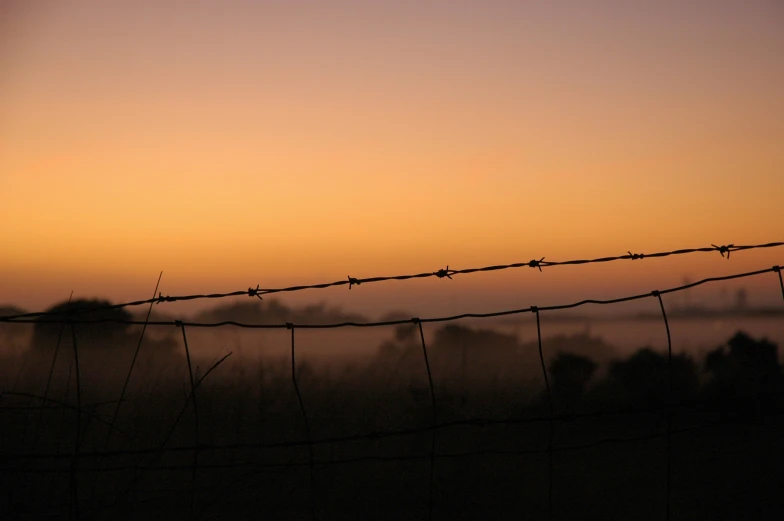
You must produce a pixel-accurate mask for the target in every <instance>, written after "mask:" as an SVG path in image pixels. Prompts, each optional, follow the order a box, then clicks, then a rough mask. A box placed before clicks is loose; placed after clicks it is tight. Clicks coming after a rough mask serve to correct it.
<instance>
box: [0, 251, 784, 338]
mask: <svg viewBox="0 0 784 521" xmlns="http://www.w3.org/2000/svg"><path fill="white" fill-rule="evenodd" d="M764 273H778V274H779V276H781V267H780V266H778V265H776V266H773V267H771V268H766V269H762V270H756V271H749V272H745V273H737V274H734V275H724V276H720V277H707V278H704V279H701V280H698V281H696V282H691V283H688V284H683V285H681V286H675V287H672V288H668V289H663V290H655V291H653V292H647V293H638V294H636V295H630V296H627V297H619V298H614V299H585V300H580V301H578V302H573V303H571V304H559V305H552V306H528V307H524V308H517V309H508V310H503V311H495V312H490V313H461V314H459V315H450V316H442V317H431V318H419V317H414V318H410V319H395V320H380V321H370V322H353V321H346V322H333V323H326V324H294V323H291V322H285V323H279V324H253V323H246V322H237V321H234V320H223V321H219V322H194V321H186V320H176V319H175V320H148V321H145V320H133V319H130V320H124V319H113V318H101V319H69V318H57V319H42V318H30V317H23V318H14V317H0V323H2V322H6V323H12V324H14V323H15V324H26V323H32V324H62V323H67V324H124V325H139V326H144V325H146V326H177V327H181V326H187V327H199V328H217V327H238V328H245V329H290V328H291V327H296V328H298V329H338V328H344V327H357V328H365V327H384V326H399V325H404V324H412V323H414V324H415V323H416V322H418V321H419V322H423V323H435V322H451V321H455V320H461V319H466V318H478V319H482V318H496V317H503V316H508V315H519V314H523V313H534V312H535V311H536V310H538V311H558V310H565V309H574V308H578V307H582V306H585V305H588V304H595V305H610V304H620V303H623V302H631V301H635V300H641V299H645V298H657V297H658V295H657V293H658V294H661V295H665V294H669V293H677V292H680V291H685V290H687V289H691V288H695V287H697V286H701V285H703V284H708V283H711V282H721V281H726V280H734V279H741V278H746V277H754V276H757V275H762V274H764ZM782 296H784V283H783V284H782ZM147 303H148V304H149V301H147Z"/></svg>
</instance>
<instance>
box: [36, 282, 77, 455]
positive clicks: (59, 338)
mask: <svg viewBox="0 0 784 521" xmlns="http://www.w3.org/2000/svg"><path fill="white" fill-rule="evenodd" d="M72 298H73V291H72V292H71V295H70V296H69V297H68V302H69V303H70V302H71V299H72ZM65 326H66V324H65V322H63V324H62V325H61V326H60V332H59V333H58V334H57V345H55V347H54V355H53V356H52V365H51V366H50V367H49V376H48V377H47V378H46V387H45V388H44V397H43V402H44V403H45V402H46V399H47V398H49V388H50V387H51V385H52V377H53V375H54V368H55V363H56V362H57V353H58V352H59V351H60V344H61V343H62V340H63V333H64V332H65ZM43 416H44V410H43V409H41V412H40V413H39V414H38V423H37V424H36V427H35V436H34V437H33V450H35V449H37V448H38V439H39V436H40V434H41V422H42V421H43Z"/></svg>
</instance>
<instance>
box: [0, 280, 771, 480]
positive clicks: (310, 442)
mask: <svg viewBox="0 0 784 521" xmlns="http://www.w3.org/2000/svg"><path fill="white" fill-rule="evenodd" d="M765 273H776V274H777V275H778V277H779V283H780V284H781V285H782V298H784V283H782V281H781V268H780V267H779V266H773V267H772V268H768V269H764V270H757V271H752V272H747V273H739V274H735V275H727V276H723V277H711V278H706V279H702V280H700V281H697V282H693V283H691V284H686V285H683V286H678V287H675V288H670V289H665V290H655V291H653V292H651V293H644V294H640V295H634V296H630V297H623V298H617V299H611V300H583V301H580V302H577V303H574V304H567V305H561V306H544V307H537V306H532V307H529V308H523V309H519V310H512V311H504V312H499V313H488V314H463V315H456V316H454V317H444V318H431V319H424V318H423V319H419V318H414V319H410V320H399V321H391V322H372V323H342V324H332V325H330V324H327V325H313V326H308V325H294V324H291V323H286V324H283V325H282V327H283V328H286V329H289V330H291V331H292V332H293V330H294V328H308V327H313V328H329V327H351V326H359V327H362V326H385V325H397V324H411V323H412V322H413V323H414V324H421V323H422V322H443V321H452V320H459V319H461V318H466V317H473V318H484V317H491V316H499V315H507V314H513V313H526V312H531V313H534V314H538V313H539V312H541V311H545V310H560V309H569V308H573V307H578V306H582V305H587V304H614V303H619V302H626V301H629V300H637V299H642V298H656V299H657V300H658V302H659V304H660V306H662V309H663V303H662V302H661V295H663V294H668V293H676V292H678V291H683V290H685V289H688V288H691V287H694V286H698V285H701V284H705V283H708V282H717V281H724V280H733V279H739V278H744V277H752V276H757V275H761V274H765ZM97 322H103V321H97ZM120 322H122V323H124V322H125V321H120ZM130 322H131V323H137V322H135V321H130ZM74 323H78V322H76V321H74ZM183 324H184V325H186V326H195V327H198V326H203V327H215V326H220V325H233V326H236V327H250V328H256V327H265V328H277V327H279V326H276V325H268V326H255V325H247V324H240V323H219V324H202V323H193V324H189V323H182V322H180V321H175V322H162V323H155V322H152V323H150V324H149V325H177V326H180V327H183ZM226 357H228V355H227V356H226ZM226 357H224V359H225V358H226ZM220 361H221V362H222V361H223V359H221V360H220ZM205 376H206V374H205V375H204V376H203V377H202V379H203V378H204V377H205ZM431 391H432V388H431ZM16 394H19V393H3V395H9V396H12V395H16ZM188 399H190V397H189V398H188ZM107 403H111V402H107ZM700 403H708V402H707V401H686V402H679V404H670V405H669V406H668V407H669V408H673V407H676V406H687V405H696V404H700ZM64 405H65V404H64ZM68 407H69V408H70V407H71V406H68ZM661 409H662V406H661V405H656V406H653V407H638V408H626V409H620V410H617V411H598V412H594V413H583V414H578V415H558V416H553V414H552V412H551V413H550V414H548V415H546V416H542V417H529V418H507V419H492V418H472V419H467V420H455V421H450V422H440V423H436V422H435V421H434V422H433V423H432V424H431V425H430V426H425V427H417V428H407V429H399V430H393V431H389V430H387V431H378V432H370V433H363V434H353V435H349V436H340V437H330V438H321V439H313V438H311V436H310V435H308V439H307V440H298V441H286V442H273V443H234V444H219V445H214V444H198V445H188V446H181V447H165V444H164V446H161V447H155V448H142V449H126V450H113V451H109V450H94V451H91V452H86V451H82V452H80V453H78V454H62V453H44V452H35V453H23V454H7V453H6V454H3V453H0V458H2V459H4V460H7V461H8V460H25V459H71V458H78V459H81V458H92V457H100V458H105V457H120V456H139V455H145V454H160V453H162V452H179V451H187V452H191V451H197V450H198V451H210V450H231V449H277V448H292V447H301V446H309V447H312V446H314V445H321V444H330V443H342V442H351V441H360V440H378V439H383V438H387V437H399V436H406V435H412V434H420V433H426V432H434V431H436V430H440V429H445V428H451V427H458V426H478V427H488V426H493V425H510V424H526V423H537V422H552V421H572V420H579V419H583V418H593V417H597V416H602V415H607V414H637V413H646V412H648V413H650V412H660V411H661ZM434 420H435V414H434ZM552 450H553V451H555V450H556V449H555V447H553V448H552ZM545 452H546V450H545ZM189 468H192V467H189Z"/></svg>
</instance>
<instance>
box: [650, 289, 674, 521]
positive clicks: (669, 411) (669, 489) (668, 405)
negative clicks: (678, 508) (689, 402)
mask: <svg viewBox="0 0 784 521" xmlns="http://www.w3.org/2000/svg"><path fill="white" fill-rule="evenodd" d="M653 296H654V297H656V298H657V299H659V307H660V308H661V312H662V318H663V319H664V327H665V329H666V330H667V401H666V403H665V412H666V414H665V420H666V422H667V423H666V428H667V437H666V441H667V491H666V493H667V500H666V502H665V503H666V506H667V510H666V511H667V517H666V519H667V521H670V518H671V516H672V505H671V496H672V403H673V400H672V398H673V396H672V336H671V335H670V322H669V321H668V320H667V311H665V309H664V301H663V300H662V296H661V293H660V292H659V291H654V292H653Z"/></svg>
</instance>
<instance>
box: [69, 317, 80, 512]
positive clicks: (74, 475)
mask: <svg viewBox="0 0 784 521" xmlns="http://www.w3.org/2000/svg"><path fill="white" fill-rule="evenodd" d="M70 326H71V337H72V339H73V351H74V367H75V369H76V440H75V443H74V452H73V458H72V459H71V466H70V481H71V509H72V510H71V514H72V517H73V519H76V520H78V519H79V483H78V472H79V469H78V468H77V466H78V464H79V458H78V457H77V455H78V454H79V446H80V445H81V443H82V380H81V376H80V372H79V347H78V344H77V342H76V326H74V325H73V324H70Z"/></svg>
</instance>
